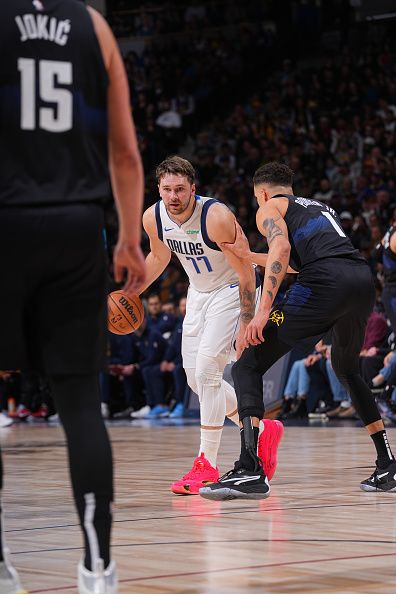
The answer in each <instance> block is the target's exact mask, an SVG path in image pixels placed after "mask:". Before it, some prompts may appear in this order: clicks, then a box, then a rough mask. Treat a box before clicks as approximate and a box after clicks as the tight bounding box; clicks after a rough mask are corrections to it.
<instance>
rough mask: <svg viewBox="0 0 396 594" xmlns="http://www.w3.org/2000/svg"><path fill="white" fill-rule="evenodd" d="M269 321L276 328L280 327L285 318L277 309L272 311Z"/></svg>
mask: <svg viewBox="0 0 396 594" xmlns="http://www.w3.org/2000/svg"><path fill="white" fill-rule="evenodd" d="M269 319H270V320H271V322H274V324H276V325H277V326H280V325H281V324H283V322H284V321H285V316H284V314H283V311H280V310H279V309H274V311H273V312H272V313H271V315H270V317H269Z"/></svg>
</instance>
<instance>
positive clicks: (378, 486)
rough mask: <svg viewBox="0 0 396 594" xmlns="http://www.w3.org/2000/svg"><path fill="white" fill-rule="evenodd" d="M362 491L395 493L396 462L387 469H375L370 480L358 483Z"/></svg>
mask: <svg viewBox="0 0 396 594" xmlns="http://www.w3.org/2000/svg"><path fill="white" fill-rule="evenodd" d="M360 488H361V489H362V490H363V491H385V492H386V491H388V492H392V491H396V462H391V463H390V464H389V466H387V468H376V469H375V470H374V472H373V474H372V475H371V476H370V478H368V479H366V480H365V481H362V482H361V483H360Z"/></svg>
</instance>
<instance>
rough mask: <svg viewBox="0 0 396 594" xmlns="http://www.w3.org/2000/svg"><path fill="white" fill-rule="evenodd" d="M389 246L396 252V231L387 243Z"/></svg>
mask: <svg viewBox="0 0 396 594" xmlns="http://www.w3.org/2000/svg"><path fill="white" fill-rule="evenodd" d="M389 247H390V249H391V251H392V252H393V253H395V254H396V233H393V235H392V237H391V240H390V243H389Z"/></svg>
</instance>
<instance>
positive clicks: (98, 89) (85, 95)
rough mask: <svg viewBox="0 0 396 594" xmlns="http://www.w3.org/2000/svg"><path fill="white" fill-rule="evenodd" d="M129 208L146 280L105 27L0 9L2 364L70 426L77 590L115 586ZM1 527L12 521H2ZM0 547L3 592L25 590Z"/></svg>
mask: <svg viewBox="0 0 396 594" xmlns="http://www.w3.org/2000/svg"><path fill="white" fill-rule="evenodd" d="M110 178H111V181H112V186H113V193H114V196H115V200H116V205H117V210H118V215H119V239H118V243H117V246H116V248H115V253H114V270H115V276H116V280H118V281H121V280H122V277H123V274H124V273H125V272H126V273H127V281H126V290H127V291H131V292H133V291H134V289H135V288H136V287H137V286H138V285H141V284H142V282H144V279H145V264H144V258H143V255H142V252H141V250H140V234H141V223H140V219H141V210H142V203H143V170H142V164H141V159H140V155H139V152H138V149H137V141H136V134H135V129H134V125H133V121H132V118H131V109H130V102H129V90H128V81H127V77H126V74H125V70H124V66H123V63H122V58H121V56H120V53H119V50H118V47H117V44H116V41H115V39H114V36H113V34H112V33H111V30H110V29H109V27H108V25H107V23H106V21H105V20H104V19H103V18H102V17H101V15H100V14H99V13H97V12H96V11H94V10H92V9H90V8H87V7H86V6H84V4H83V3H82V2H80V1H77V0H33V1H32V0H13V1H12V2H1V3H0V269H1V273H2V279H3V284H4V287H7V289H6V290H4V289H3V290H2V291H1V292H0V328H1V337H0V369H2V370H6V369H21V370H37V371H41V372H42V373H44V374H45V375H46V376H47V377H48V378H49V381H50V383H51V385H52V391H53V394H54V399H55V403H56V407H57V410H58V413H59V416H60V419H61V422H62V425H63V427H64V430H65V433H66V437H67V445H68V453H69V463H70V473H71V480H72V487H73V494H74V499H75V503H76V507H77V512H78V515H79V520H80V524H81V528H82V532H83V537H84V542H85V555H84V558H83V559H82V560H81V562H80V564H79V568H78V592H79V594H116V592H117V577H116V571H115V564H114V562H113V561H112V560H111V557H110V534H111V526H112V514H111V504H112V500H113V467H112V454H111V448H110V443H109V439H108V435H107V432H106V428H105V426H104V423H103V420H102V417H101V413H100V394H99V385H98V373H99V371H100V369H101V367H102V362H103V360H104V355H105V347H106V292H107V291H106V277H107V260H106V254H105V247H104V242H103V226H104V217H103V204H104V202H105V201H106V199H108V197H109V195H110V192H111V187H110ZM0 530H1V527H0ZM24 593H25V590H23V588H22V586H21V584H20V581H19V578H18V575H17V573H16V571H15V570H14V568H13V567H12V565H11V564H10V562H9V561H7V560H6V559H5V558H4V551H3V539H1V546H0V594H24Z"/></svg>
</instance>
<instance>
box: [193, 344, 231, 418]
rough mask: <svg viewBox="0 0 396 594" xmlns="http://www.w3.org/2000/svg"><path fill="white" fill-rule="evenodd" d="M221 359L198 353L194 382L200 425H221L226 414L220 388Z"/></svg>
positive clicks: (221, 378)
mask: <svg viewBox="0 0 396 594" xmlns="http://www.w3.org/2000/svg"><path fill="white" fill-rule="evenodd" d="M223 370H224V368H223V366H222V361H221V360H219V359H217V358H215V357H208V356H207V355H202V354H199V355H198V357H197V367H196V370H195V382H196V385H197V388H198V391H197V393H198V398H199V403H200V408H201V425H205V426H206V425H207V426H212V427H222V426H223V425H224V419H225V414H226V398H225V393H224V390H223V389H222V385H221V383H222V380H223Z"/></svg>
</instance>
